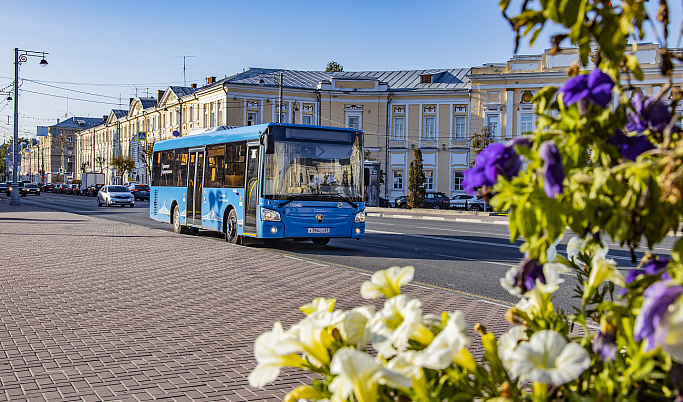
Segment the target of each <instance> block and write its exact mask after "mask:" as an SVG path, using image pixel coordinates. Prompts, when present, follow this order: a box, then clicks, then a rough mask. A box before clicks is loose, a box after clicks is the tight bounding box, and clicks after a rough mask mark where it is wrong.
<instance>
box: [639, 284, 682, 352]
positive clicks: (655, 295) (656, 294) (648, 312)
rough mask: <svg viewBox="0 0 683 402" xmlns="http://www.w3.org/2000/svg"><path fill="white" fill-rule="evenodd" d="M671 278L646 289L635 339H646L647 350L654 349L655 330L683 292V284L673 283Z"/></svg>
mask: <svg viewBox="0 0 683 402" xmlns="http://www.w3.org/2000/svg"><path fill="white" fill-rule="evenodd" d="M671 283H672V282H671V281H670V280H666V281H659V282H655V283H653V284H652V285H650V287H648V288H647V289H645V292H643V296H644V297H645V301H644V302H643V306H642V307H641V308H640V313H638V316H637V317H636V323H635V327H634V330H635V340H636V341H642V340H644V341H645V350H652V349H654V347H655V346H656V345H655V339H654V335H655V330H656V329H657V327H658V326H659V323H660V322H661V321H662V316H663V315H664V313H666V312H667V310H668V308H669V306H670V305H671V304H672V303H674V302H675V301H676V300H678V298H679V297H681V295H682V294H683V286H680V285H673V286H669V285H670V284H671Z"/></svg>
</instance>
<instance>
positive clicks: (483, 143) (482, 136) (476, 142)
mask: <svg viewBox="0 0 683 402" xmlns="http://www.w3.org/2000/svg"><path fill="white" fill-rule="evenodd" d="M493 141H494V140H493V131H492V130H491V127H489V126H486V127H484V129H483V130H481V132H480V133H472V136H471V137H470V148H472V150H473V152H474V156H475V157H476V156H477V155H479V153H480V152H481V151H483V150H484V149H486V147H488V146H489V145H491V144H492V143H493ZM472 166H474V158H470V167H472Z"/></svg>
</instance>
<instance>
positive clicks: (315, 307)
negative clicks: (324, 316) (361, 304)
mask: <svg viewBox="0 0 683 402" xmlns="http://www.w3.org/2000/svg"><path fill="white" fill-rule="evenodd" d="M336 302H337V299H326V298H324V297H316V298H315V299H313V301H312V302H310V303H308V304H305V305H303V306H301V307H299V310H301V311H302V312H303V313H304V314H306V315H310V314H312V313H315V312H316V311H320V312H328V313H331V312H332V310H334V305H335V303H336Z"/></svg>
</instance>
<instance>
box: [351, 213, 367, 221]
mask: <svg viewBox="0 0 683 402" xmlns="http://www.w3.org/2000/svg"><path fill="white" fill-rule="evenodd" d="M353 221H354V222H356V223H358V222H365V211H360V212H359V213H357V214H356V217H355V218H354V219H353Z"/></svg>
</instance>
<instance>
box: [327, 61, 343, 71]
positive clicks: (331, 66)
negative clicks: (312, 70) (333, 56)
mask: <svg viewBox="0 0 683 402" xmlns="http://www.w3.org/2000/svg"><path fill="white" fill-rule="evenodd" d="M325 71H327V72H332V73H341V72H342V71H344V66H342V65H341V64H339V63H337V62H336V61H331V62H329V63H327V67H326V68H325Z"/></svg>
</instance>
